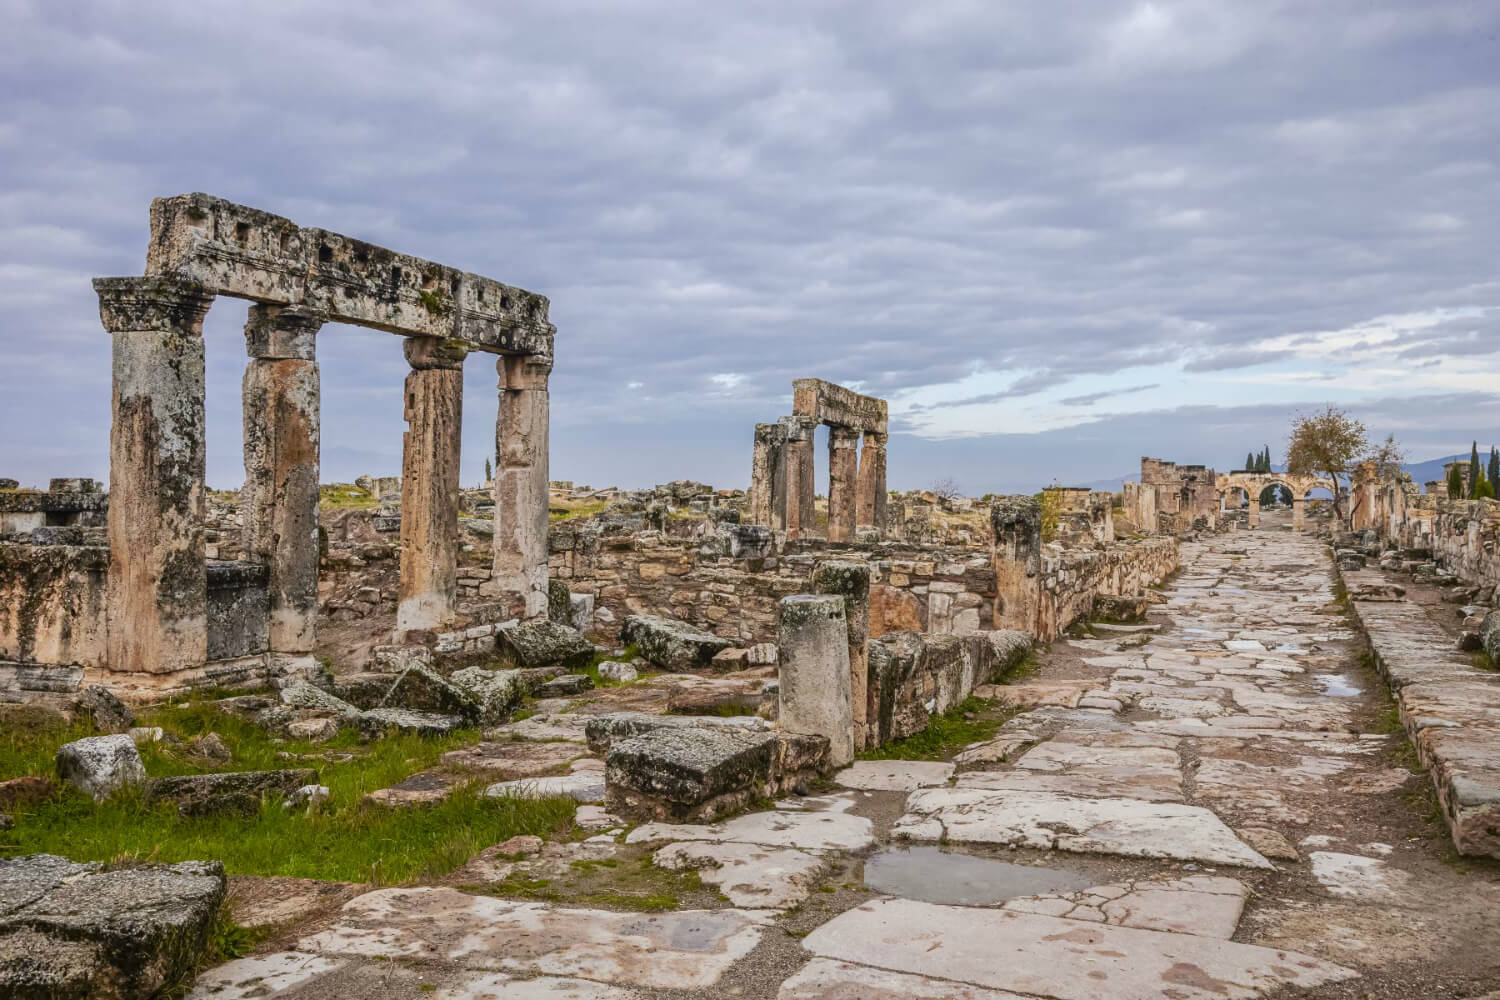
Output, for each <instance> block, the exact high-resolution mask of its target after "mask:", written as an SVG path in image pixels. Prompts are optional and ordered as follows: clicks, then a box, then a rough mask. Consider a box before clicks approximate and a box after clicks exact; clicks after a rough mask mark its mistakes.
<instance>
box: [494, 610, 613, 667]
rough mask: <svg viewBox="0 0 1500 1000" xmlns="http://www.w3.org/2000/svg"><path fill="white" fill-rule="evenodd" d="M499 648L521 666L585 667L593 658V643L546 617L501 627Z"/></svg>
mask: <svg viewBox="0 0 1500 1000" xmlns="http://www.w3.org/2000/svg"><path fill="white" fill-rule="evenodd" d="M495 648H496V651H497V652H498V653H499V654H500V655H501V656H503V657H505V658H506V659H508V660H509V661H511V662H512V663H514V664H516V665H517V666H521V667H551V666H562V667H565V668H567V669H569V670H582V669H583V668H584V667H587V666H588V665H589V663H590V662H591V661H592V660H593V658H594V644H593V643H591V642H589V641H588V640H587V639H585V638H584V637H583V636H581V635H579V634H578V632H577V631H575V630H574V629H572V628H569V627H568V626H566V625H562V624H559V623H557V622H554V621H549V620H547V619H545V618H541V619H537V620H536V621H530V622H524V623H519V624H516V623H511V624H506V625H502V626H500V627H499V628H498V629H497V630H496V631H495Z"/></svg>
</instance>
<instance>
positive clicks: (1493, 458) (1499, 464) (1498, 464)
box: [1489, 445, 1500, 486]
mask: <svg viewBox="0 0 1500 1000" xmlns="http://www.w3.org/2000/svg"><path fill="white" fill-rule="evenodd" d="M1489 479H1490V486H1495V485H1497V484H1500V451H1497V450H1496V449H1495V446H1494V445H1490V476H1489Z"/></svg>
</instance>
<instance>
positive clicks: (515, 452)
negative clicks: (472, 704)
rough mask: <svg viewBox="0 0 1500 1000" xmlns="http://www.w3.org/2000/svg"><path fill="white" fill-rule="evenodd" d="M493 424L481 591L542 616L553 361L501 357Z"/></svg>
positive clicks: (525, 614) (510, 609) (512, 609)
mask: <svg viewBox="0 0 1500 1000" xmlns="http://www.w3.org/2000/svg"><path fill="white" fill-rule="evenodd" d="M495 367H496V370H497V371H498V372H499V373H500V413H499V416H498V418H497V419H496V422H495V457H496V464H495V543H494V545H495V547H494V562H493V566H492V569H493V572H492V573H491V576H490V582H489V585H488V586H487V587H486V588H484V592H485V593H486V594H494V595H495V596H498V597H501V598H502V599H504V600H505V602H506V604H507V613H508V614H511V615H514V616H516V617H518V618H522V619H532V618H542V617H545V616H546V614H547V510H548V503H547V485H548V475H549V472H548V465H547V459H548V425H549V421H550V414H551V410H550V403H549V399H548V389H547V380H548V377H549V376H550V374H551V372H552V359H551V358H550V357H541V356H537V355H526V356H517V357H502V358H500V360H499V361H498V362H497V364H496V366H495Z"/></svg>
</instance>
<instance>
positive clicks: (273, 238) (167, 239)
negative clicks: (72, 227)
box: [106, 193, 555, 355]
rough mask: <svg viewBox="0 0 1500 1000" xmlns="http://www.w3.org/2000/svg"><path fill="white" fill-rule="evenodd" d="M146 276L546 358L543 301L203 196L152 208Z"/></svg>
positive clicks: (548, 344) (550, 330) (159, 202)
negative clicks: (181, 280)
mask: <svg viewBox="0 0 1500 1000" xmlns="http://www.w3.org/2000/svg"><path fill="white" fill-rule="evenodd" d="M146 273H147V274H148V275H152V276H163V277H169V276H176V277H179V278H186V279H191V280H194V281H197V282H200V283H202V284H203V285H204V286H205V287H206V288H207V289H209V290H210V291H211V292H213V293H217V294H219V295H229V296H234V297H237V298H246V299H253V300H255V301H257V302H264V303H268V304H272V305H307V306H310V307H312V308H314V309H316V310H319V311H322V312H325V313H327V315H328V319H329V321H330V322H336V323H349V324H352V325H354V326H363V327H369V328H371V329H376V330H384V331H386V332H388V333H395V334H401V335H405V336H419V337H439V338H443V339H448V340H457V341H462V342H464V343H465V344H466V345H467V346H468V347H469V348H470V349H472V350H476V351H486V352H489V353H492V354H547V355H550V354H551V353H552V337H553V334H554V332H555V328H554V327H553V326H552V324H551V323H550V322H549V321H548V319H547V310H548V302H547V299H546V298H545V297H544V296H541V295H537V294H536V293H534V292H528V291H526V290H525V289H522V288H516V287H515V286H513V285H506V284H502V283H501V282H498V281H495V280H493V279H491V278H485V277H482V276H480V275H477V274H472V273H470V272H467V271H460V270H458V269H457V268H452V267H447V266H446V265H443V264H438V263H435V262H433V261H430V260H424V259H422V258H421V257H413V256H410V255H408V254H402V253H396V252H395V251H392V250H388V249H386V248H385V247H381V246H376V245H375V244H373V243H366V242H364V241H363V240H356V239H353V238H351V237H348V236H342V235H340V234H338V233H333V232H329V231H328V230H325V229H310V228H303V227H300V226H298V225H297V224H296V223H294V222H292V221H291V220H290V219H286V218H283V217H281V216H279V215H272V214H271V213H270V212H263V211H260V210H259V209H254V208H249V207H247V206H244V205H237V204H234V203H233V202H229V201H225V200H224V199H222V198H215V197H213V196H212V195H207V194H199V193H195V194H185V195H177V196H175V197H170V198H158V199H156V200H155V201H153V202H152V203H151V243H150V246H149V249H148V251H147V255H146ZM106 325H108V324H106Z"/></svg>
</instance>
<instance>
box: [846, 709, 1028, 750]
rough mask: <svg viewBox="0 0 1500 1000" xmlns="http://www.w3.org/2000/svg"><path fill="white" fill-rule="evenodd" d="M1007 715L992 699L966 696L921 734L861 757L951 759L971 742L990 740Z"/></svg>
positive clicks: (936, 718) (937, 717) (928, 725)
mask: <svg viewBox="0 0 1500 1000" xmlns="http://www.w3.org/2000/svg"><path fill="white" fill-rule="evenodd" d="M966 716H973V718H966ZM1006 717H1007V713H1006V712H1004V711H998V710H996V709H995V708H994V705H993V703H992V702H989V701H985V700H984V699H982V698H973V697H970V698H966V699H964V701H963V703H962V704H960V705H958V706H957V707H955V708H953V709H951V710H949V711H947V712H944V713H943V714H942V715H934V716H933V717H932V718H931V719H929V720H928V722H927V728H926V729H924V730H922V731H921V732H920V733H916V734H915V735H912V736H908V737H906V738H905V739H901V740H893V741H892V742H890V743H887V744H886V745H885V746H883V747H877V748H875V749H873V750H866V751H864V752H863V753H861V754H860V755H859V759H860V760H947V759H949V758H950V757H952V756H953V755H954V754H956V753H958V752H959V751H960V750H962V749H963V748H964V747H966V746H968V745H969V744H970V743H979V742H981V741H983V740H987V739H990V738H991V737H992V736H994V735H995V730H997V729H999V728H1000V726H1001V724H1002V723H1004V722H1005V719H1006Z"/></svg>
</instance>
